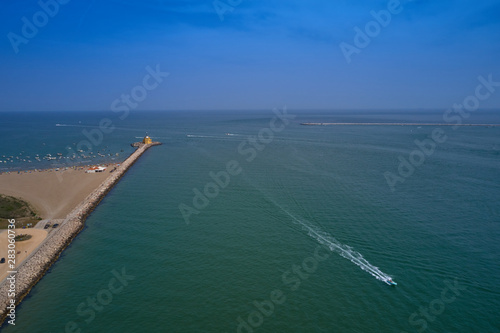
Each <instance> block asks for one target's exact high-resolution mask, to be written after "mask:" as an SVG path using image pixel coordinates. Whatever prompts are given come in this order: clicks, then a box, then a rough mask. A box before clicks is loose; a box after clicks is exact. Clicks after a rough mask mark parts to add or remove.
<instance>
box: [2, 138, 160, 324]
mask: <svg viewBox="0 0 500 333" xmlns="http://www.w3.org/2000/svg"><path fill="white" fill-rule="evenodd" d="M160 144H161V143H160V142H153V143H151V144H147V145H144V144H141V145H138V149H137V150H136V151H135V152H133V153H132V154H131V155H130V156H129V157H128V158H127V159H126V160H125V161H124V162H123V163H122V164H121V165H120V166H119V167H118V168H116V170H115V171H113V172H112V173H111V174H110V175H109V176H108V177H107V178H106V179H105V180H104V182H103V183H102V184H101V185H99V187H98V188H96V189H95V190H94V191H93V192H92V193H91V194H89V195H88V196H87V197H86V198H85V199H84V200H83V201H82V202H81V203H80V204H79V205H78V206H77V207H75V208H74V209H73V210H72V211H71V213H69V214H68V216H67V217H66V219H65V220H64V222H63V223H61V225H60V226H59V227H58V228H57V229H55V230H54V231H52V232H51V233H50V234H49V235H48V236H47V238H46V239H44V240H43V242H42V243H41V244H40V245H39V246H38V247H37V248H36V249H35V250H34V251H33V252H32V253H31V254H30V255H29V256H28V258H26V259H25V260H24V261H23V262H22V263H21V265H20V266H18V267H17V270H16V271H17V273H16V274H15V286H16V293H15V295H16V296H15V304H16V305H18V304H19V303H21V301H22V300H23V299H24V297H26V296H27V295H28V294H29V292H30V290H31V288H33V287H34V286H35V285H36V283H37V282H38V281H39V280H40V279H41V278H42V277H43V275H44V274H45V272H46V271H47V270H48V269H49V268H50V266H51V265H52V264H53V263H54V262H55V261H56V260H57V259H58V258H59V256H60V254H61V253H62V251H63V250H64V249H65V248H66V247H67V246H68V245H69V244H70V243H71V241H72V240H73V238H75V237H76V235H77V234H78V233H79V232H80V231H81V230H82V229H83V227H84V226H85V220H86V218H87V216H88V215H89V214H90V213H91V212H92V211H93V210H94V208H95V207H97V205H98V204H99V202H100V201H101V200H102V199H103V198H104V197H105V196H106V194H107V193H108V192H109V191H110V190H111V189H112V188H113V186H114V185H115V184H117V183H118V181H119V180H120V179H121V177H122V176H123V175H124V174H125V173H126V172H127V170H128V169H129V168H130V167H131V166H132V165H133V164H134V163H135V162H136V161H137V160H138V159H139V157H141V155H142V154H143V153H144V152H145V151H146V150H148V149H149V148H151V147H152V146H156V145H160ZM9 289H10V283H9V281H8V280H7V279H4V280H3V281H2V282H1V283H0V317H1V318H0V323H3V322H4V320H5V319H6V318H7V315H8V314H9V309H8V308H7V306H8V305H9V304H10V302H11V298H10V297H9V296H8V294H9Z"/></svg>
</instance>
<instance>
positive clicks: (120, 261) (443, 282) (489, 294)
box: [0, 111, 500, 333]
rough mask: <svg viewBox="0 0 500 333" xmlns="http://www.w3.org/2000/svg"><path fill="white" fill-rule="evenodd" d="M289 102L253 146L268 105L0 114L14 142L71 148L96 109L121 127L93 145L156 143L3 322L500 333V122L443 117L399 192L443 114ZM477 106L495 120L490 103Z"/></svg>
mask: <svg viewBox="0 0 500 333" xmlns="http://www.w3.org/2000/svg"><path fill="white" fill-rule="evenodd" d="M290 113H293V112H292V111H290ZM295 114H296V115H297V118H296V119H294V120H292V122H291V123H290V124H288V125H287V126H286V128H285V129H284V130H282V131H281V132H278V133H274V138H272V139H269V140H267V141H266V142H267V143H265V144H261V145H260V146H258V147H259V149H261V150H260V151H259V150H256V154H255V158H254V159H253V160H252V161H250V162H249V161H247V160H246V159H247V158H248V157H250V153H247V154H240V153H239V151H238V150H239V148H238V147H239V146H240V145H244V146H243V149H248V148H249V147H250V145H249V144H244V142H246V140H248V136H249V135H257V134H258V133H259V131H261V130H262V129H265V128H269V126H270V125H269V122H270V120H271V119H272V118H273V116H274V115H273V113H272V112H271V111H268V112H252V113H246V112H239V113H230V112H206V113H198V112H190V113H175V112H170V113H155V112H147V113H134V114H132V115H131V116H130V117H129V118H127V119H125V120H120V119H117V118H116V115H113V114H101V113H80V114H58V113H51V114H48V115H45V116H44V117H41V116H40V114H38V115H33V114H27V115H24V116H20V115H13V114H0V119H1V120H2V122H1V124H2V126H3V125H4V124H10V125H9V126H3V127H2V132H1V133H2V134H1V137H2V139H3V140H4V142H5V140H7V142H9V141H10V142H12V143H13V144H12V145H9V146H8V147H5V149H8V154H9V155H14V154H16V153H19V152H21V151H30V153H31V154H33V153H37V151H40V153H42V152H43V153H44V154H47V153H51V154H54V153H57V152H58V151H62V150H64V149H65V147H66V145H71V144H73V143H78V142H80V141H81V140H83V139H84V137H83V136H82V133H81V131H82V129H85V128H87V129H92V128H94V127H91V126H95V124H98V123H99V120H100V119H102V118H103V117H109V118H110V119H112V120H113V123H114V125H116V129H115V130H114V131H113V132H112V133H109V134H106V135H104V136H103V142H102V144H101V145H98V146H96V147H94V148H95V149H94V150H97V149H100V148H101V147H104V146H107V147H108V149H109V150H110V152H111V151H112V152H113V153H114V152H121V150H124V152H123V153H124V154H123V155H120V156H119V157H118V159H119V158H121V156H123V157H124V155H125V153H127V152H128V153H130V151H131V148H129V143H130V142H131V141H134V140H137V139H136V137H140V136H141V135H143V133H144V132H145V131H149V134H150V135H151V136H152V138H153V139H155V140H159V141H162V142H164V144H163V145H162V146H159V147H154V148H152V149H150V150H149V151H148V152H147V153H146V154H145V155H144V156H143V157H142V158H141V159H140V160H139V161H138V163H137V164H135V165H134V166H133V167H132V168H131V169H130V171H129V172H128V173H127V174H126V176H125V177H124V178H123V179H122V181H121V182H120V183H119V184H118V185H117V186H116V187H115V188H114V189H113V190H112V191H111V192H110V193H109V195H108V196H107V197H106V198H105V200H103V202H102V203H101V204H100V205H99V206H98V207H97V209H96V210H95V211H94V212H93V214H92V215H91V216H90V217H89V218H88V220H87V223H86V227H85V229H84V230H83V231H82V232H81V233H80V234H79V236H78V237H77V238H76V239H75V240H74V241H73V243H72V244H71V245H70V247H68V249H67V250H66V251H65V252H64V253H63V255H62V256H61V258H60V259H59V260H58V261H57V262H56V263H55V264H54V266H53V267H52V268H51V269H50V272H49V273H48V274H47V275H46V276H45V277H44V278H43V279H42V280H41V281H40V282H39V283H38V284H37V285H36V287H35V288H34V289H33V290H32V292H31V293H30V295H29V296H28V298H26V299H25V301H24V302H23V303H22V304H21V305H20V306H19V307H18V309H17V315H18V317H17V320H16V326H15V327H13V326H8V325H4V326H3V327H2V331H5V332H65V331H66V329H67V331H69V332H70V331H72V329H73V328H76V327H78V328H79V329H81V332H252V331H253V332H398V333H399V332H498V331H499V330H500V323H499V321H498V312H499V310H500V300H499V296H500V290H499V287H498V286H499V285H500V268H499V266H498V262H499V259H500V258H499V253H500V245H498V244H499V242H498V239H500V237H499V236H500V217H499V216H500V203H499V201H498V198H500V178H499V172H498V170H499V167H500V139H499V138H500V128H495V127H463V128H458V129H456V130H453V129H451V128H443V130H444V131H445V132H446V134H447V135H448V138H447V141H446V142H444V143H441V144H438V145H437V146H436V148H435V151H434V153H433V154H432V155H430V156H428V157H427V158H426V159H425V163H423V164H422V165H420V166H419V167H417V168H416V170H415V171H414V173H413V175H411V176H410V177H408V178H407V179H406V180H405V181H404V182H403V183H398V184H397V185H396V188H395V191H391V189H390V187H389V186H388V184H387V181H386V179H385V178H384V173H385V172H386V171H390V172H393V173H395V174H397V172H398V171H397V168H398V163H399V161H398V156H400V155H401V156H403V157H405V158H408V156H409V155H410V153H411V152H412V151H413V150H414V149H415V148H416V146H415V144H414V142H413V141H414V140H415V139H418V140H423V139H425V138H426V137H427V136H428V135H429V134H430V133H431V132H432V130H433V129H434V128H433V127H426V126H422V127H420V126H408V127H406V126H396V127H390V126H348V127H329V126H325V127H310V126H300V125H299V123H300V122H302V121H304V122H305V121H311V122H314V121H323V122H328V121H346V122H347V121H359V122H365V121H403V120H406V121H409V122H410V121H411V122H414V121H418V122H427V121H438V120H439V111H438V112H436V113H429V114H424V115H422V114H418V113H406V114H398V113H387V112H371V113H365V112H354V113H348V112H345V113H341V112H336V113H334V112H332V113H327V112H325V113H319V112H315V113H312V112H310V113H306V112H296V113H295ZM441 114H442V113H441ZM37 116H39V117H40V118H36V117H37ZM23 117H24V118H23ZM33 117H35V120H34V119H33ZM42 118H43V119H44V120H43V122H42V126H38V125H35V124H38V123H37V121H38V122H40V121H42V120H40V119H42ZM471 118H472V116H471ZM28 119H29V120H28ZM471 121H474V122H477V123H483V122H490V123H500V121H498V116H496V114H479V115H476V117H475V118H474V119H471ZM12 124H16V126H17V127H15V128H14V127H13V125H12ZM55 124H60V125H61V124H64V125H66V126H56V125H55ZM81 126H84V127H81ZM4 127H5V128H4ZM7 127H8V128H7ZM42 132H43V133H44V135H42V134H41V133H42ZM262 133H264V134H265V133H269V131H267V132H262ZM227 134H230V135H227ZM14 138H16V139H15V140H14ZM41 143H46V145H45V146H43V145H41ZM44 147H45V148H44ZM47 147H48V148H47ZM42 150H43V151H42ZM240 150H242V149H241V148H240ZM46 151H47V152H46ZM52 152H54V153H52ZM3 154H4V153H2V155H3ZM233 160H235V161H237V162H238V163H239V167H240V168H241V173H239V174H236V175H232V176H230V177H229V184H228V185H227V186H225V187H224V188H222V189H220V188H219V193H218V194H217V195H215V194H214V195H213V196H212V198H209V199H208V201H209V204H208V205H207V206H206V207H201V208H200V207H198V208H199V209H197V211H198V213H197V214H192V215H191V216H190V218H189V222H190V223H189V224H187V223H186V221H185V219H184V218H183V216H182V214H181V212H180V210H179V204H181V203H183V204H185V205H189V206H190V207H193V208H196V207H194V206H193V202H192V200H193V196H194V195H195V192H193V189H194V188H196V189H199V190H201V191H203V188H204V187H205V185H206V184H207V183H210V182H213V180H212V178H211V176H210V175H209V173H210V172H213V173H219V172H220V171H222V170H225V169H226V167H227V163H228V162H229V161H233ZM18 163H19V165H18V166H19V167H20V168H22V167H23V166H24V167H25V166H26V164H22V163H21V162H18ZM68 163H69V162H68ZM221 179H222V178H221ZM224 179H225V178H224ZM224 179H223V180H221V182H222V183H224ZM0 181H1V178H0ZM224 185H225V184H224ZM211 189H212V190H214V188H213V187H212V188H211ZM214 191H215V190H214ZM213 193H215V192H213ZM321 246H323V247H321ZM122 269H124V271H125V273H126V275H127V276H129V278H128V279H125V281H124V282H123V283H120V280H118V279H117V278H116V275H120V274H121V273H122ZM385 276H388V277H392V278H393V279H394V281H396V282H397V283H398V286H397V287H391V286H388V285H387V284H386V283H384V282H383V281H381V280H380V279H383V277H385ZM110 283H111V285H110ZM450 285H451V286H452V287H454V288H451V289H450ZM111 289H113V290H114V291H115V293H113V292H111V291H110V290H111ZM89 297H90V298H96V300H97V301H96V302H97V304H96V305H95V309H92V305H89V304H90V303H88V302H89ZM272 300H274V302H273V301H272ZM91 301H92V300H91V299H90V302H91ZM256 304H257V305H256ZM271 304H272V305H271ZM259 308H260V310H259ZM79 310H80V311H79ZM238 326H239V328H238Z"/></svg>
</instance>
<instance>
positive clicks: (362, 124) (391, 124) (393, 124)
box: [301, 123, 500, 127]
mask: <svg viewBox="0 0 500 333" xmlns="http://www.w3.org/2000/svg"><path fill="white" fill-rule="evenodd" d="M301 125H305V126H341V125H347V126H354V125H360V126H482V127H491V126H500V124H448V123H301Z"/></svg>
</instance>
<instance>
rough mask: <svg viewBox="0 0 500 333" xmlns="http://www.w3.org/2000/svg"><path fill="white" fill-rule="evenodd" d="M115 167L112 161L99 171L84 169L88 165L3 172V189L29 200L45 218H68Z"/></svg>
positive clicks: (0, 188) (1, 189) (1, 185)
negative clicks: (102, 170) (65, 168)
mask: <svg viewBox="0 0 500 333" xmlns="http://www.w3.org/2000/svg"><path fill="white" fill-rule="evenodd" d="M113 168H114V165H110V166H108V169H107V170H106V171H105V172H100V173H85V170H86V169H87V168H78V169H73V168H71V169H68V170H61V171H53V170H42V171H30V172H21V173H17V172H12V173H4V174H1V175H0V193H2V194H6V195H10V196H14V197H17V198H20V199H22V200H24V201H27V202H28V203H29V204H31V205H32V206H33V208H34V209H35V210H36V211H37V212H38V214H39V216H40V217H42V218H44V219H60V218H65V217H66V215H68V213H69V212H71V210H72V209H73V208H75V207H76V206H77V205H78V204H79V203H80V202H82V201H83V199H85V198H86V197H87V196H88V195H89V194H90V193H91V192H92V191H93V190H95V189H96V188H97V187H98V186H99V185H100V184H101V183H102V182H103V181H104V179H106V177H108V176H109V174H110V171H111V170H112V169H113Z"/></svg>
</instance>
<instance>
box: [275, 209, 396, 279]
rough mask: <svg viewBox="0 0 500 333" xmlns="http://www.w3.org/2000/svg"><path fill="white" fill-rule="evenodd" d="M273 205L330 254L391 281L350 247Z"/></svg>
mask: <svg viewBox="0 0 500 333" xmlns="http://www.w3.org/2000/svg"><path fill="white" fill-rule="evenodd" d="M273 203H274V204H275V205H276V206H278V207H279V208H280V209H281V210H282V211H283V212H285V213H286V214H287V215H288V216H290V217H291V218H292V219H293V220H294V221H296V222H297V223H298V224H300V225H301V226H302V228H303V229H304V230H306V231H307V234H308V235H309V236H310V237H312V238H314V239H315V240H317V241H318V242H319V243H320V244H322V245H325V246H326V247H328V248H329V249H330V250H331V251H332V252H336V253H338V254H340V255H341V256H342V257H344V258H346V259H349V260H350V261H351V262H352V263H354V264H355V265H356V266H358V267H359V268H361V269H362V270H364V271H365V272H368V273H370V274H371V275H372V276H374V277H375V278H376V279H378V280H380V281H383V282H385V283H387V284H390V283H389V282H388V281H391V280H392V277H391V276H389V275H387V274H385V273H384V272H382V271H381V270H380V269H379V268H378V267H376V266H374V265H372V264H370V263H369V262H368V260H366V259H365V258H364V257H363V255H362V254H361V253H359V252H356V251H354V250H353V249H352V247H350V246H349V245H345V244H342V243H340V242H339V241H338V240H336V239H335V238H334V237H332V236H331V235H329V234H328V233H327V232H324V231H322V230H321V229H320V228H318V227H316V226H313V225H312V224H311V222H309V221H307V220H302V219H299V218H297V217H295V216H294V215H293V214H291V213H290V212H288V211H287V210H286V209H284V208H283V207H281V206H280V205H279V204H277V203H276V202H274V201H273Z"/></svg>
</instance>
